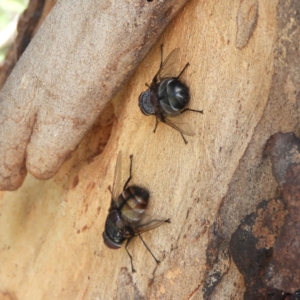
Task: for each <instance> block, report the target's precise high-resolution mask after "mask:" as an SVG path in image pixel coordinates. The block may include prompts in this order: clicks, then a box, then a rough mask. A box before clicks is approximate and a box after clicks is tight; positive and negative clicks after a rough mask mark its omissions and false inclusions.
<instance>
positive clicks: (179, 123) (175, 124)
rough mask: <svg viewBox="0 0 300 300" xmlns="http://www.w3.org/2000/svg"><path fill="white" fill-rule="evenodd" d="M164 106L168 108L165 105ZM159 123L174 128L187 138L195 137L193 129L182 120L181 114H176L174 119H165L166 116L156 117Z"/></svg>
mask: <svg viewBox="0 0 300 300" xmlns="http://www.w3.org/2000/svg"><path fill="white" fill-rule="evenodd" d="M165 106H168V105H166V104H165ZM156 117H157V118H158V119H159V120H160V121H161V122H163V123H165V124H167V125H169V126H170V127H172V128H174V129H175V130H177V131H179V132H181V133H183V134H185V135H189V136H193V135H195V131H194V130H193V128H192V127H191V126H190V125H189V124H188V123H186V122H184V121H183V120H182V117H181V114H178V115H177V116H174V117H166V116H163V117H161V116H159V115H157V116H156Z"/></svg>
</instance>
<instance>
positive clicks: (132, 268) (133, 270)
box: [125, 239, 136, 273]
mask: <svg viewBox="0 0 300 300" xmlns="http://www.w3.org/2000/svg"><path fill="white" fill-rule="evenodd" d="M130 241H131V239H128V240H127V243H126V245H125V249H126V252H127V254H128V256H129V258H130V263H131V270H132V273H134V272H136V270H135V269H134V267H133V263H132V256H131V254H130V253H129V251H128V249H127V247H128V244H129V242H130Z"/></svg>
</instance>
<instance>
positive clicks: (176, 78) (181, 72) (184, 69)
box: [176, 63, 190, 79]
mask: <svg viewBox="0 0 300 300" xmlns="http://www.w3.org/2000/svg"><path fill="white" fill-rule="evenodd" d="M189 65H190V63H187V64H186V65H185V66H184V68H183V69H182V71H181V72H180V73H179V75H178V76H177V77H176V79H179V78H180V76H181V75H182V73H183V72H184V71H185V69H186V68H187V67H188V66H189Z"/></svg>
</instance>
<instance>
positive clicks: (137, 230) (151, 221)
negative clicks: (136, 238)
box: [132, 211, 170, 235]
mask: <svg viewBox="0 0 300 300" xmlns="http://www.w3.org/2000/svg"><path fill="white" fill-rule="evenodd" d="M164 223H170V219H166V218H162V217H160V216H157V215H150V214H148V211H146V212H145V214H144V215H143V217H142V219H141V220H140V221H139V222H138V223H137V224H134V225H133V224H132V228H133V231H134V235H139V234H141V233H143V232H146V231H149V230H152V229H154V228H156V227H159V226H160V225H163V224H164Z"/></svg>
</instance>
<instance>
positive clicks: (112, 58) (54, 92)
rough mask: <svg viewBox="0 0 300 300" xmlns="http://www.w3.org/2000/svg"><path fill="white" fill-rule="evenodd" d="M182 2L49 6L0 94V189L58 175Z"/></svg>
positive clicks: (96, 3)
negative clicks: (27, 178) (28, 177)
mask: <svg viewBox="0 0 300 300" xmlns="http://www.w3.org/2000/svg"><path fill="white" fill-rule="evenodd" d="M185 2H186V1H185V0H181V1H175V0H174V1H166V2H156V3H148V2H146V1H142V0H140V1H139V2H138V3H136V4H132V3H130V2H107V1H102V2H99V1H88V2H84V1H83V2H75V3H73V2H68V1H59V2H58V3H57V5H56V6H55V7H54V9H53V10H52V11H51V13H50V15H49V16H48V18H47V19H46V20H45V22H44V23H43V25H42V26H41V28H40V29H39V31H38V33H37V34H36V35H35V37H34V39H33V40H32V41H31V43H30V45H29V47H28V48H27V50H26V51H25V53H24V54H23V55H22V58H21V59H20V61H19V62H18V64H17V65H16V67H15V68H14V71H13V72H12V73H11V75H10V77H9V79H8V80H7V82H6V84H5V86H4V87H3V89H2V91H1V93H0V126H1V131H0V152H1V153H2V155H1V158H0V189H2V190H15V189H17V188H18V187H20V185H21V184H22V182H23V180H24V178H25V175H26V170H28V171H29V172H30V173H31V174H33V175H34V176H35V177H37V178H39V179H48V178H51V177H52V176H53V175H54V174H55V173H56V172H57V171H58V170H59V168H60V166H61V164H62V163H63V162H64V161H65V159H66V158H67V157H68V156H69V155H70V153H71V152H72V151H73V150H74V149H75V148H76V146H77V145H78V143H79V142H80V141H81V140H82V138H83V136H84V134H85V133H86V132H87V131H88V130H89V129H90V128H91V126H92V124H93V123H94V122H95V120H96V118H97V117H98V116H99V114H100V112H101V111H102V110H103V108H104V106H105V104H106V103H107V101H109V100H110V99H111V98H112V96H113V95H114V94H115V93H116V92H117V91H118V89H119V88H120V86H121V84H123V83H124V82H125V81H126V80H127V79H128V76H130V74H132V72H133V70H134V69H135V68H136V66H137V64H138V63H139V62H140V61H141V60H142V59H143V57H144V56H145V54H146V53H147V52H148V51H149V49H150V47H151V46H152V45H153V43H154V41H155V40H156V39H157V37H158V36H159V35H160V34H161V32H162V31H163V29H164V28H165V26H166V25H167V24H168V23H169V21H170V20H171V19H172V18H173V17H174V15H175V14H176V13H177V12H178V10H179V9H180V8H181V7H182V5H183V4H184V3H185ZM28 40H29V38H27V39H25V41H28ZM25 46H26V45H25ZM25 46H24V45H23V46H22V49H23V48H24V47H25Z"/></svg>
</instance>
